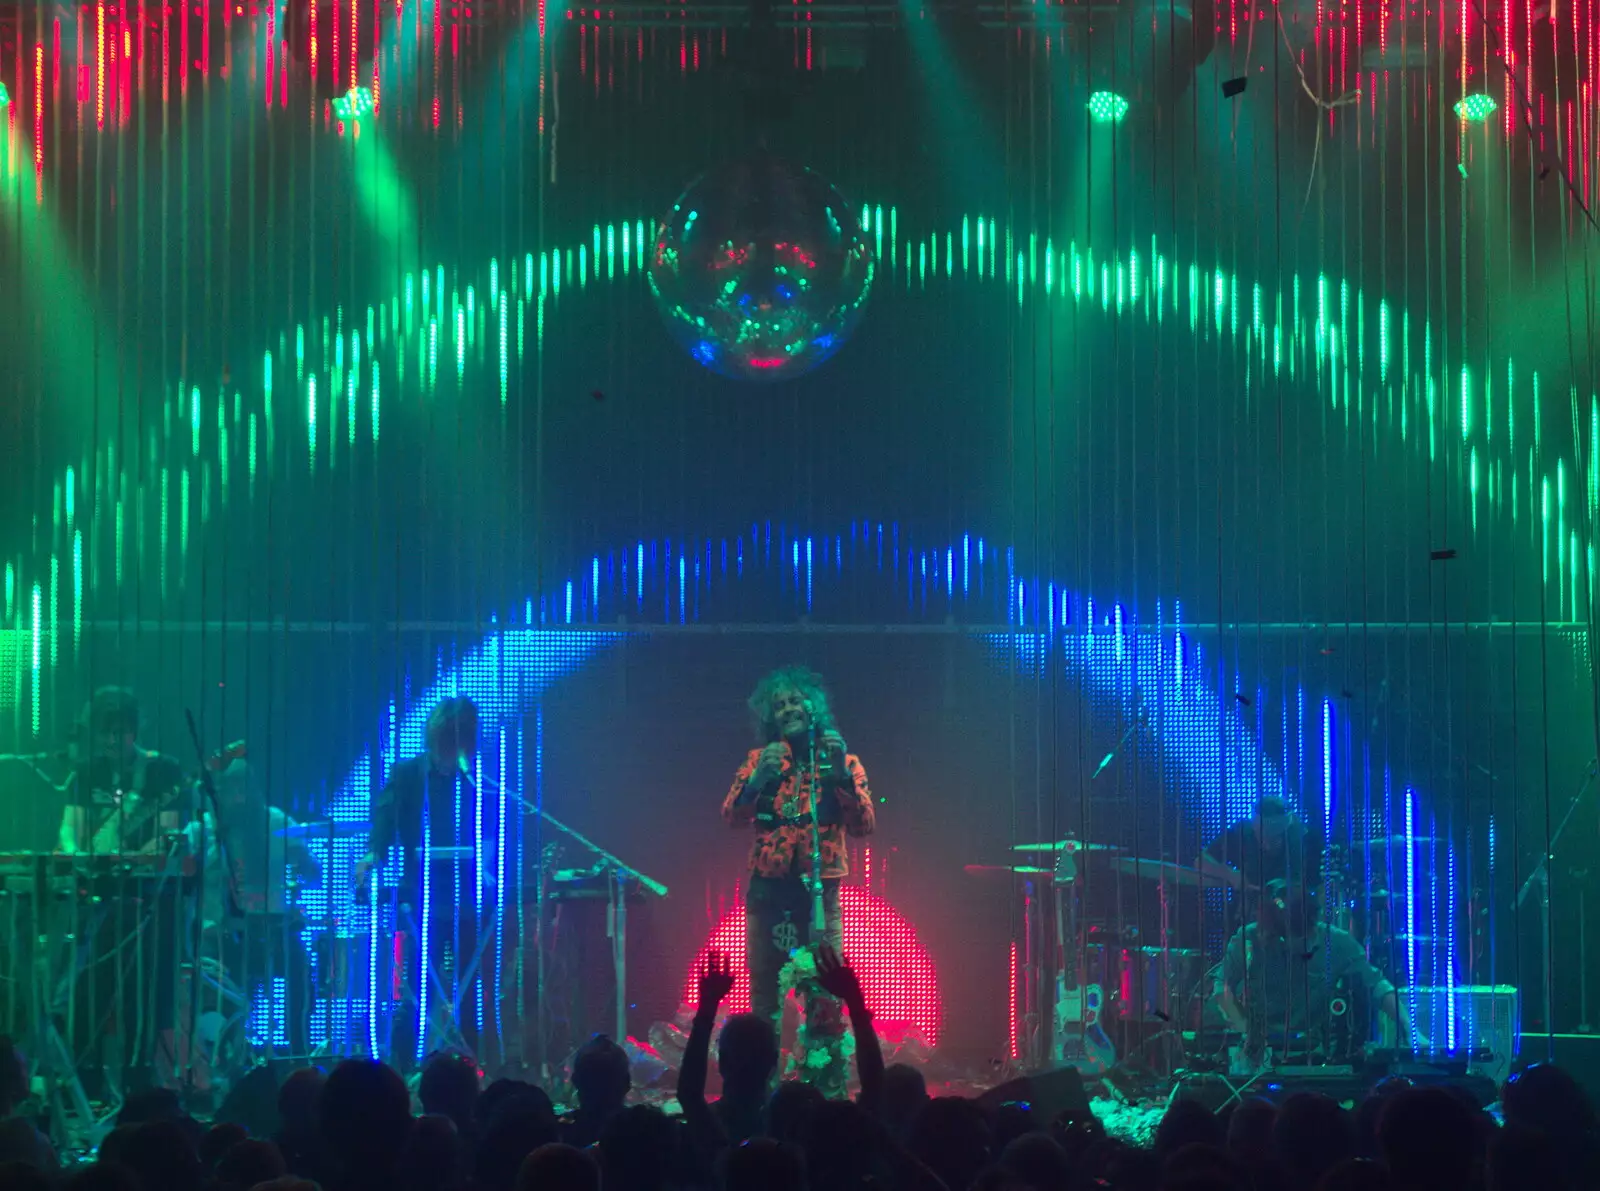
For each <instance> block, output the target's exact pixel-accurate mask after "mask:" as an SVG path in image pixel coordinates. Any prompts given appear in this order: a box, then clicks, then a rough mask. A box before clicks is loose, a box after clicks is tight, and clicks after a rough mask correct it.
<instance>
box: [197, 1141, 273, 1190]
mask: <svg viewBox="0 0 1600 1191" xmlns="http://www.w3.org/2000/svg"><path fill="white" fill-rule="evenodd" d="M288 1173H289V1172H288V1170H287V1169H286V1168H285V1166H284V1164H283V1155H282V1154H280V1153H279V1152H278V1147H277V1146H275V1145H273V1144H272V1143H271V1142H270V1141H260V1140H257V1139H255V1138H246V1139H245V1140H244V1141H241V1142H239V1143H238V1144H236V1145H235V1146H233V1148H231V1149H230V1150H229V1151H228V1152H227V1153H226V1154H223V1155H222V1157H221V1158H219V1159H218V1160H217V1164H216V1167H215V1169H214V1170H213V1172H212V1181H213V1186H215V1187H217V1188H223V1189H226V1191H250V1189H251V1188H252V1187H255V1186H258V1185H259V1184H261V1183H270V1182H271V1181H272V1180H273V1179H281V1178H282V1177H283V1176H284V1175H286V1174H288Z"/></svg>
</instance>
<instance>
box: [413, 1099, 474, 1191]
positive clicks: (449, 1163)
mask: <svg viewBox="0 0 1600 1191" xmlns="http://www.w3.org/2000/svg"><path fill="white" fill-rule="evenodd" d="M401 1173H402V1175H403V1177H404V1184H403V1185H404V1186H405V1187H406V1188H407V1189H408V1191H456V1189H457V1188H459V1187H461V1186H462V1185H463V1184H465V1182H466V1174H467V1171H466V1157H465V1153H464V1151H463V1146H462V1140H461V1133H460V1131H459V1130H458V1129H457V1128H456V1123H455V1122H454V1121H452V1120H451V1119H450V1118H449V1117H447V1116H444V1115H442V1114H440V1113H430V1114H428V1115H427V1116H423V1117H418V1118H417V1119H416V1121H414V1122H413V1123H412V1125H411V1137H410V1139H409V1140H408V1141H407V1142H406V1152H405V1157H404V1160H403V1161H402V1162H401Z"/></svg>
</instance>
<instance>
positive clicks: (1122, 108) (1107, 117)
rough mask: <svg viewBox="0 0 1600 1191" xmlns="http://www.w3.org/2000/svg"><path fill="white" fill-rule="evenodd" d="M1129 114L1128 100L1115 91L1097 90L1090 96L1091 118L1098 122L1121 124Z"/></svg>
mask: <svg viewBox="0 0 1600 1191" xmlns="http://www.w3.org/2000/svg"><path fill="white" fill-rule="evenodd" d="M1127 114H1128V101H1127V100H1126V99H1124V98H1122V96H1120V95H1118V94H1117V93H1116V92H1115V91H1096V92H1095V93H1094V94H1093V95H1091V96H1089V119H1091V120H1093V121H1094V122H1095V123H1096V124H1120V123H1121V122H1122V117H1124V116H1126V115H1127Z"/></svg>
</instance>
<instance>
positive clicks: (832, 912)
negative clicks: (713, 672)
mask: <svg viewBox="0 0 1600 1191" xmlns="http://www.w3.org/2000/svg"><path fill="white" fill-rule="evenodd" d="M749 707H750V712H751V715H752V716H754V718H755V723H756V735H757V739H758V740H760V741H761V745H760V747H758V748H754V749H751V750H750V754H749V756H747V757H746V758H745V762H744V764H743V765H741V766H740V767H739V771H738V773H736V774H735V775H734V778H733V785H732V786H731V787H730V788H729V790H728V793H727V796H726V797H725V798H724V799H723V800H722V817H723V818H724V819H726V820H727V821H728V822H729V823H730V824H732V825H733V826H735V827H743V826H745V825H747V824H753V825H754V826H755V830H756V838H755V843H754V844H753V845H752V846H751V848H750V882H749V890H748V892H747V894H746V896H745V957H746V962H747V963H748V965H749V968H750V1007H751V1010H752V1011H753V1012H755V1013H756V1014H758V1015H759V1016H762V1017H765V1018H767V1019H768V1020H770V1021H771V1022H772V1023H773V1027H774V1029H777V1028H779V1027H780V1026H781V1024H782V1011H783V1006H782V1005H781V1004H779V1002H778V977H779V973H780V972H781V971H782V969H783V966H784V964H785V963H786V962H787V961H788V959H789V956H790V955H791V953H793V952H794V951H795V950H797V949H798V948H801V947H804V946H807V945H814V944H817V943H822V942H826V943H828V944H829V945H830V946H831V947H832V948H833V949H834V950H835V951H836V952H842V946H841V937H840V931H839V882H840V879H841V878H842V877H844V876H845V875H846V873H847V872H848V870H849V861H848V857H847V854H846V851H845V836H846V835H847V834H848V835H853V836H864V835H870V834H871V833H872V829H873V827H874V826H875V825H876V818H875V815H874V813H873V808H872V791H871V790H870V789H869V788H868V786H867V771H866V770H865V769H863V768H862V767H861V761H860V759H859V758H857V757H856V756H855V755H854V754H853V753H851V752H850V751H849V749H847V748H846V747H845V742H844V737H843V736H841V735H840V734H839V730H838V728H837V726H836V725H835V724H834V720H833V713H832V711H831V710H830V709H829V706H828V694H827V691H826V690H825V689H824V688H823V685H822V679H821V678H820V677H819V676H818V675H816V674H813V673H812V672H811V671H810V670H807V669H804V668H803V667H800V666H786V667H784V668H783V669H779V670H774V671H773V672H772V673H771V674H768V675H767V676H766V677H765V678H763V679H762V680H761V681H760V682H759V683H757V684H756V689H755V690H754V691H753V692H752V693H751V695H750V699H749ZM813 808H815V823H813ZM813 835H815V838H816V840H817V842H818V843H819V844H820V848H819V849H818V850H816V851H815V852H814V851H813V847H812V840H813ZM816 879H820V888H814V887H813V884H814V881H815V880H816ZM818 898H820V901H821V907H822V916H823V930H822V938H820V939H819V938H816V937H815V932H814V930H813V919H814V916H815V908H816V900H817V899H818ZM805 1019H806V1033H807V1038H808V1042H810V1043H811V1044H812V1046H815V1045H816V1044H817V1043H819V1042H820V1043H822V1044H823V1046H824V1047H825V1049H826V1050H827V1052H828V1054H829V1055H830V1056H831V1057H830V1060H829V1062H828V1065H827V1066H826V1067H824V1068H821V1069H816V1068H809V1069H808V1071H807V1075H808V1076H809V1078H810V1079H811V1081H812V1082H814V1083H816V1084H817V1086H818V1087H819V1088H820V1089H821V1090H822V1091H823V1093H824V1094H825V1095H828V1096H839V1095H843V1093H844V1088H845V1081H846V1079H847V1078H848V1075H849V1070H848V1065H847V1063H846V1062H845V1060H844V1057H843V1055H842V1053H841V1050H840V1047H839V1046H838V1045H827V1043H828V1041H829V1040H834V1041H835V1042H836V1041H837V1040H838V1039H841V1038H842V1037H843V1034H844V1021H843V1018H842V1016H841V1014H840V1012H839V1003H838V1002H837V1001H835V1000H834V999H833V998H832V997H830V996H828V995H827V994H825V993H823V992H821V991H820V990H819V989H812V990H811V991H810V993H809V994H808V995H807V997H806V1004H805ZM808 1049H810V1048H809V1047H808Z"/></svg>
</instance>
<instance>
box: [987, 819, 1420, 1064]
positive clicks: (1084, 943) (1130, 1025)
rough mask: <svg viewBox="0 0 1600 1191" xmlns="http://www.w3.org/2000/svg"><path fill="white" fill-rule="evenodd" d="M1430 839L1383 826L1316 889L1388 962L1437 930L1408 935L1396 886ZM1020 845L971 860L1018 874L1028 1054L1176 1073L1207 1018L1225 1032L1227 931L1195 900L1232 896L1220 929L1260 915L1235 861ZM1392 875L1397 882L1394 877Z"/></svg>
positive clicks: (1342, 923)
mask: <svg viewBox="0 0 1600 1191" xmlns="http://www.w3.org/2000/svg"><path fill="white" fill-rule="evenodd" d="M1433 842H1434V841H1433V840H1432V839H1430V838H1427V837H1419V836H1412V837H1401V836H1396V837H1390V836H1378V837H1374V838H1370V839H1367V840H1362V841H1360V842H1359V843H1356V844H1354V845H1353V846H1352V847H1351V848H1349V849H1345V848H1337V847H1336V848H1330V849H1329V850H1328V852H1327V854H1326V856H1325V859H1324V868H1325V879H1324V882H1323V885H1322V888H1321V889H1320V890H1319V894H1320V895H1322V896H1323V897H1324V898H1325V899H1326V901H1325V904H1326V906H1327V913H1326V917H1327V919H1328V921H1329V922H1330V923H1331V924H1332V925H1334V926H1337V927H1340V928H1341V929H1344V930H1347V931H1350V932H1351V933H1352V934H1354V935H1355V936H1356V937H1357V938H1359V939H1361V940H1362V941H1364V942H1367V943H1368V944H1369V947H1370V951H1371V954H1372V957H1373V960H1374V962H1376V963H1378V964H1379V965H1380V966H1383V965H1384V962H1385V960H1386V959H1387V958H1388V950H1387V949H1388V948H1390V947H1391V946H1401V947H1403V946H1405V945H1406V943H1407V941H1408V939H1411V940H1412V941H1414V942H1416V943H1418V944H1419V945H1420V944H1426V943H1427V942H1428V941H1429V940H1428V939H1427V938H1426V937H1424V936H1420V935H1418V936H1415V938H1414V939H1412V937H1411V936H1408V935H1407V934H1406V933H1405V924H1406V916H1405V905H1406V903H1405V897H1404V894H1403V893H1391V892H1390V891H1389V889H1388V888H1387V886H1389V885H1399V886H1400V887H1401V888H1402V889H1403V888H1405V881H1404V877H1403V875H1401V874H1402V873H1403V872H1404V870H1405V867H1406V866H1407V865H1408V864H1415V863H1416V857H1417V854H1418V853H1419V852H1421V851H1423V850H1425V849H1426V848H1427V847H1429V846H1431V845H1432V844H1433ZM1011 851H1012V852H1013V853H1014V854H1016V856H1017V859H1018V861H1019V863H1012V864H969V865H966V866H965V871H966V872H967V873H968V874H969V875H970V876H974V877H978V878H987V879H1005V880H1012V881H1017V882H1019V883H1020V893H1021V897H1022V911H1023V932H1022V938H1021V939H1020V940H1019V941H1018V944H1017V963H1016V975H1015V977H1014V980H1013V987H1012V988H1011V990H1010V996H1011V998H1012V1001H1011V1003H1012V1005H1013V1007H1014V1012H1015V1017H1014V1020H1015V1022H1016V1052H1017V1053H1016V1054H1015V1055H1014V1056H1013V1057H1014V1059H1015V1061H1016V1062H1017V1063H1018V1064H1019V1065H1021V1066H1023V1067H1024V1068H1030V1069H1039V1068H1042V1067H1046V1066H1051V1065H1060V1064H1063V1063H1067V1064H1072V1065H1076V1066H1078V1067H1079V1068H1080V1069H1082V1070H1085V1071H1086V1072H1088V1071H1103V1070H1105V1069H1107V1068H1109V1067H1111V1066H1112V1065H1113V1064H1115V1063H1117V1062H1118V1061H1119V1060H1121V1061H1124V1062H1126V1061H1128V1060H1130V1059H1132V1058H1134V1057H1135V1054H1134V1052H1137V1053H1138V1055H1139V1056H1142V1057H1143V1060H1144V1064H1145V1065H1146V1066H1149V1067H1151V1068H1152V1069H1165V1072H1167V1073H1170V1071H1171V1070H1174V1069H1176V1068H1177V1067H1179V1066H1183V1065H1187V1064H1186V1062H1185V1060H1186V1059H1188V1058H1192V1057H1197V1056H1196V1055H1192V1054H1191V1053H1190V1052H1193V1051H1195V1050H1196V1048H1197V1047H1198V1048H1200V1049H1202V1050H1204V1049H1206V1044H1205V1035H1206V1033H1207V1030H1208V1029H1212V1030H1214V1031H1216V1032H1217V1033H1218V1034H1219V1036H1220V1031H1221V1029H1222V1025H1221V1019H1220V1018H1216V1019H1213V1018H1212V1017H1210V1016H1209V1015H1208V1014H1207V1005H1208V1003H1209V1002H1210V1000H1211V998H1212V996H1213V993H1214V983H1215V976H1216V968H1215V965H1216V963H1217V962H1218V961H1219V960H1220V959H1221V950H1220V947H1218V946H1216V944H1217V943H1218V942H1219V937H1218V936H1220V934H1221V933H1222V931H1218V932H1207V931H1203V930H1202V928H1201V923H1202V911H1201V905H1200V902H1198V901H1197V900H1196V899H1197V896H1198V895H1200V894H1209V895H1211V897H1218V898H1228V899H1233V900H1235V901H1236V902H1237V903H1238V905H1239V907H1240V908H1239V909H1238V910H1236V911H1235V912H1233V913H1232V914H1227V915H1225V916H1224V917H1223V919H1222V920H1221V922H1220V923H1219V925H1220V926H1222V929H1223V931H1231V930H1233V929H1235V928H1236V927H1237V926H1238V925H1240V923H1241V922H1242V920H1243V917H1244V916H1245V915H1247V914H1251V913H1253V910H1252V909H1251V908H1250V907H1251V905H1252V898H1253V895H1255V894H1256V893H1257V892H1258V891H1257V890H1255V889H1254V888H1253V887H1251V886H1249V885H1247V884H1246V882H1245V881H1244V879H1243V878H1242V877H1241V876H1240V874H1239V873H1238V872H1237V871H1236V870H1235V869H1232V868H1229V867H1225V866H1210V865H1206V866H1204V867H1195V866H1191V865H1186V864H1180V863H1176V862H1174V861H1170V860H1159V859H1151V858H1149V857H1144V856H1136V855H1133V854H1132V853H1131V852H1129V851H1128V850H1127V849H1125V848H1122V847H1120V846H1118V845H1115V844H1103V843H1091V842H1088V841H1084V840H1077V839H1062V840H1048V841H1043V842H1036V843H1021V844H1016V845H1014V846H1013V847H1012V848H1011ZM1397 857H1398V859H1397ZM1407 857H1409V858H1410V859H1407ZM1396 870H1399V871H1398V872H1396ZM1389 873H1395V874H1396V876H1395V879H1389V880H1386V879H1385V878H1386V874H1389ZM1130 883H1131V887H1130ZM1152 893H1153V894H1154V896H1153V897H1152V896H1151V894H1152ZM1206 900H1210V898H1207V899H1206ZM1180 902H1181V903H1182V906H1183V908H1182V909H1181V910H1180ZM1180 923H1181V924H1182V926H1183V927H1184V928H1185V929H1183V930H1180V929H1179V924H1180ZM1191 933H1192V934H1194V935H1196V936H1199V935H1201V934H1207V935H1208V936H1210V937H1209V939H1208V940H1202V939H1200V938H1198V937H1196V938H1190V937H1189V935H1190V934H1191ZM1208 956H1209V958H1208Z"/></svg>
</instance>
